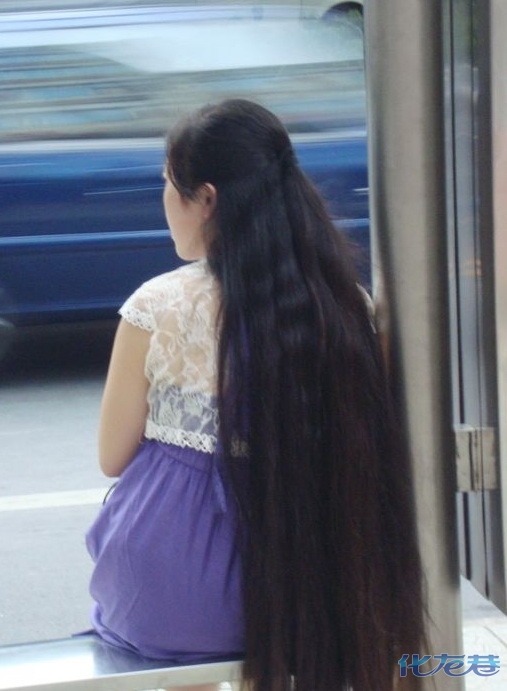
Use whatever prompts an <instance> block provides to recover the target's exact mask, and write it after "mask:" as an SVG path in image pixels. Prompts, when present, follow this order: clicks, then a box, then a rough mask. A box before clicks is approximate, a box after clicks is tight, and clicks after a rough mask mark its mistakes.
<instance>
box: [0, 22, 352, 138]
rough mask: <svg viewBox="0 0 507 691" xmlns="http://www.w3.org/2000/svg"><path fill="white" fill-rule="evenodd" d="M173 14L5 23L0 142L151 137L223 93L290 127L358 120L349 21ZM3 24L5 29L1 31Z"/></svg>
mask: <svg viewBox="0 0 507 691" xmlns="http://www.w3.org/2000/svg"><path fill="white" fill-rule="evenodd" d="M189 15H191V13H190V12H189V11H187V12H186V13H185V14H184V15H183V18H182V16H180V15H178V14H174V13H173V16H172V19H171V21H165V22H163V23H161V24H154V23H153V24H150V23H148V24H146V23H145V24H135V25H132V24H130V25H122V24H116V25H112V26H107V27H104V26H95V27H91V26H81V27H79V26H78V27H75V26H67V25H66V24H64V25H63V28H62V26H61V25H60V24H58V23H55V22H56V20H55V22H53V23H51V22H48V21H47V20H46V21H45V22H44V25H43V26H37V25H35V27H34V25H33V23H32V24H31V25H30V26H29V28H28V30H26V31H25V30H21V29H20V26H21V27H22V26H23V24H22V23H21V25H20V23H19V22H18V23H17V24H16V26H17V30H12V31H6V28H8V25H7V24H5V23H4V24H3V32H1V39H2V40H1V45H2V49H1V50H0V90H1V100H0V141H4V142H5V141H27V140H28V141H30V140H31V141H33V140H39V141H40V140H54V139H75V138H90V137H93V138H105V137H150V136H160V135H161V134H163V133H164V132H165V131H166V130H167V127H168V126H170V124H171V122H172V121H173V120H174V119H175V118H177V117H178V116H179V115H181V113H183V112H187V111H189V110H192V109H194V108H195V107H197V106H199V105H200V104H202V103H206V102H209V101H217V100H220V99H222V98H230V97H245V98H250V99H254V100H257V101H259V102H261V103H263V104H264V105H266V106H267V107H268V108H270V109H272V110H274V111H275V112H277V114H279V115H280V116H281V117H282V119H284V121H285V123H286V125H287V127H288V128H289V130H291V131H292V132H311V131H320V132H322V131H333V130H336V129H338V128H339V127H340V126H341V127H343V126H344V125H345V126H348V125H353V124H358V123H360V124H362V123H363V121H364V75H363V59H362V55H363V45H362V35H361V33H360V32H358V31H357V27H354V26H353V25H351V24H350V23H347V22H346V21H344V22H340V21H337V20H336V19H334V21H328V22H326V21H323V20H316V19H314V20H304V21H303V20H297V19H284V18H280V17H276V18H273V19H266V20H254V19H252V18H250V17H248V18H238V17H236V18H233V19H224V18H223V16H222V15H223V12H222V13H221V14H220V15H219V16H218V18H217V17H216V16H215V15H214V14H213V13H212V12H211V16H208V15H210V11H208V13H207V14H205V15H204V18H203V13H202V12H201V13H198V12H195V17H194V18H192V16H190V17H189ZM0 31H1V30H0Z"/></svg>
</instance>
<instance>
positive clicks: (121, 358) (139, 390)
mask: <svg viewBox="0 0 507 691" xmlns="http://www.w3.org/2000/svg"><path fill="white" fill-rule="evenodd" d="M150 337H151V334H150V332H149V331H144V330H143V329H140V328H138V327H137V326H133V325H132V324H129V323H128V322H126V321H125V320H124V319H122V320H121V321H120V324H119V326H118V331H117V332H116V337H115V340H114V345H113V352H112V354H111V361H110V363H109V370H108V373H107V379H106V385H105V388H104V394H103V397H102V408H101V413H100V426H99V462H100V467H101V468H102V471H103V472H104V473H105V475H107V476H108V477H118V476H119V475H120V474H121V473H122V472H123V470H124V469H125V468H126V467H127V465H128V464H129V463H130V461H131V460H132V457H133V456H134V453H135V451H136V449H137V446H138V444H139V440H140V439H141V436H142V433H143V430H144V424H145V421H146V415H147V412H148V405H147V402H146V395H147V393H148V387H149V382H148V380H147V379H146V377H145V375H144V363H145V360H146V354H147V352H148V347H149V344H150Z"/></svg>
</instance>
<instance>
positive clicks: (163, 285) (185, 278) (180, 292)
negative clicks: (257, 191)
mask: <svg viewBox="0 0 507 691" xmlns="http://www.w3.org/2000/svg"><path fill="white" fill-rule="evenodd" d="M215 295H216V281H215V279H214V277H213V275H212V274H211V272H210V270H209V267H208V265H207V262H206V261H205V260H199V261H196V262H192V263H191V264H186V265H184V266H180V267H179V268H177V269H174V270H173V271H168V272H167V273H163V274H159V275H158V276H154V277H153V278H150V279H149V280H148V281H146V282H145V283H143V284H142V285H141V286H140V287H139V288H138V289H137V290H136V291H135V292H134V293H133V294H132V295H131V296H130V297H129V298H128V300H127V301H126V302H125V304H124V305H123V306H122V308H121V309H120V314H121V315H122V317H123V318H124V319H127V321H130V322H131V323H134V324H136V325H137V326H141V328H144V329H147V330H149V331H153V330H155V327H156V324H158V325H159V326H160V324H161V320H163V321H164V322H165V321H167V317H169V318H170V315H171V313H175V312H176V313H178V314H180V315H181V314H185V313H188V311H189V309H190V310H192V311H193V309H194V307H195V305H196V304H199V303H201V302H209V301H210V300H214V298H215ZM178 321H180V318H178Z"/></svg>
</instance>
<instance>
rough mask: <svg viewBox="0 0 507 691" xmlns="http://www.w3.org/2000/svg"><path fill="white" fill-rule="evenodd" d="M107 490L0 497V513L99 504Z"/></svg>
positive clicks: (103, 488) (100, 488) (102, 488)
mask: <svg viewBox="0 0 507 691" xmlns="http://www.w3.org/2000/svg"><path fill="white" fill-rule="evenodd" d="M107 490H108V488H107V487H99V488H97V489H82V490H71V491H67V492H44V493H43V494H21V495H15V496H10V497H0V512H1V511H26V510H28V509H55V508H59V507H61V506H86V505H89V504H101V503H102V501H103V500H104V497H105V495H106V492H107Z"/></svg>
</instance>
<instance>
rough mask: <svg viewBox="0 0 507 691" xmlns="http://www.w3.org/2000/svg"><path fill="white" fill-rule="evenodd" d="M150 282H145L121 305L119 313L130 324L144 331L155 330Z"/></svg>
mask: <svg viewBox="0 0 507 691" xmlns="http://www.w3.org/2000/svg"><path fill="white" fill-rule="evenodd" d="M150 295H151V290H150V282H148V283H143V285H142V286H141V287H140V288H138V289H137V290H136V291H135V293H133V294H132V295H131V296H130V297H129V298H128V299H127V300H126V301H125V302H124V304H123V305H122V306H121V307H120V309H119V313H120V315H121V316H122V317H123V319H125V321H127V322H128V323H129V324H132V325H133V326H138V327H139V328H140V329H143V330H144V331H151V332H153V331H155V319H154V316H153V307H152V304H151V300H150Z"/></svg>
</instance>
